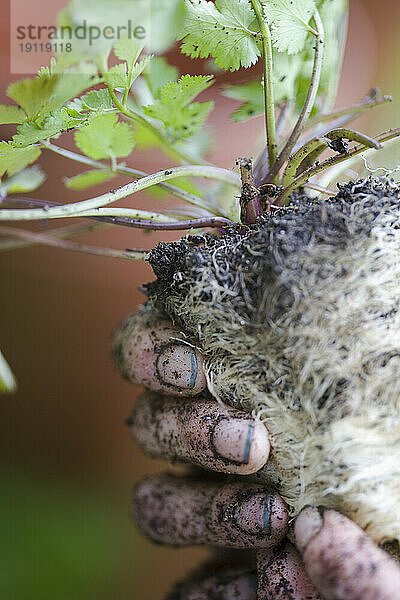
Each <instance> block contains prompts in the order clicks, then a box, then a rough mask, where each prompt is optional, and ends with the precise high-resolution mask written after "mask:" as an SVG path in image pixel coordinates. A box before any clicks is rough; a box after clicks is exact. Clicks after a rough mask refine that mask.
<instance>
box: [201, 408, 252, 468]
mask: <svg viewBox="0 0 400 600" xmlns="http://www.w3.org/2000/svg"><path fill="white" fill-rule="evenodd" d="M253 439H254V423H253V422H249V421H244V420H243V419H229V418H227V419H222V420H221V421H220V422H219V423H217V425H216V426H215V428H214V430H213V431H212V434H211V444H212V446H213V449H214V451H215V453H216V454H217V455H218V456H219V458H221V459H222V460H225V461H228V462H229V463H231V464H237V465H247V464H248V463H249V457H250V450H251V446H252V443H253Z"/></svg>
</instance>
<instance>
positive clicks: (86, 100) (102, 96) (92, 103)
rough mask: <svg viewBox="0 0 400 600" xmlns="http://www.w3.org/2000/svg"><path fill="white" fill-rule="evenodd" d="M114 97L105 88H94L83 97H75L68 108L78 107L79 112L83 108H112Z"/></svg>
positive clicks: (94, 109) (92, 109)
mask: <svg viewBox="0 0 400 600" xmlns="http://www.w3.org/2000/svg"><path fill="white" fill-rule="evenodd" d="M112 107H113V104H112V98H111V96H110V92H109V91H108V90H106V89H105V88H102V89H100V90H92V91H91V92H88V93H87V94H85V95H84V96H82V97H81V98H75V100H73V101H72V102H71V103H70V104H68V106H67V109H68V110H70V109H74V108H75V109H76V110H77V111H78V114H79V112H80V111H81V110H91V111H97V110H99V109H101V108H103V109H106V110H109V109H112Z"/></svg>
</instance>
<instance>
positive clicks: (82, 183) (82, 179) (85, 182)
mask: <svg viewBox="0 0 400 600" xmlns="http://www.w3.org/2000/svg"><path fill="white" fill-rule="evenodd" d="M113 177H115V175H114V174H113V173H110V172H109V171H99V170H92V171H85V172H84V173H80V174H79V175H75V177H67V178H66V179H65V180H64V183H65V186H66V187H67V188H68V189H69V190H86V189H87V188H90V187H92V186H94V185H97V184H99V183H103V182H104V181H109V180H110V179H112V178H113Z"/></svg>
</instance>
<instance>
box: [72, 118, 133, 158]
mask: <svg viewBox="0 0 400 600" xmlns="http://www.w3.org/2000/svg"><path fill="white" fill-rule="evenodd" d="M117 120H118V117H117V115H116V114H114V113H107V114H100V115H96V114H94V115H93V116H91V117H90V118H89V122H88V124H87V125H85V126H84V127H82V128H81V129H79V130H78V131H77V132H76V133H75V143H76V145H77V146H78V148H79V149H80V150H81V151H82V152H83V153H84V154H86V156H90V158H94V159H95V160H100V159H102V158H119V157H123V156H128V154H130V153H131V151H132V148H133V145H134V139H133V131H132V129H131V128H130V126H129V125H128V123H118V122H117Z"/></svg>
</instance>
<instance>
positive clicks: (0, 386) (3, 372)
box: [0, 352, 17, 394]
mask: <svg viewBox="0 0 400 600" xmlns="http://www.w3.org/2000/svg"><path fill="white" fill-rule="evenodd" d="M16 389H17V382H16V381H15V377H14V375H13V372H12V371H11V369H10V367H9V365H8V363H7V361H6V359H5V358H4V356H3V354H2V353H1V352H0V393H2V394H12V393H13V392H15V391H16Z"/></svg>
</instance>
